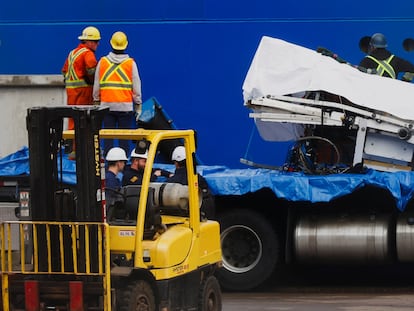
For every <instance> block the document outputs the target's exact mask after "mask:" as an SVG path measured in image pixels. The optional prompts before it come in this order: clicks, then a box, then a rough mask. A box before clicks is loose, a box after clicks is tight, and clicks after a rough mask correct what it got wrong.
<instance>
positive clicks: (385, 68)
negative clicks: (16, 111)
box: [367, 55, 397, 79]
mask: <svg viewBox="0 0 414 311" xmlns="http://www.w3.org/2000/svg"><path fill="white" fill-rule="evenodd" d="M367 57H368V58H369V59H372V60H373V61H374V62H376V63H377V64H378V66H377V74H378V75H380V76H383V75H384V73H385V72H386V73H388V75H389V76H390V77H391V78H393V79H395V78H396V77H397V76H396V74H395V71H394V68H392V66H391V65H390V63H391V60H392V59H393V58H394V55H391V56H390V57H388V58H387V59H386V60H378V59H376V58H375V57H373V56H371V55H368V56H367Z"/></svg>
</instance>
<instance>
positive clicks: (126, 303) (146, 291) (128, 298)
mask: <svg viewBox="0 0 414 311" xmlns="http://www.w3.org/2000/svg"><path fill="white" fill-rule="evenodd" d="M117 301H118V310H120V311H135V310H148V311H155V310H156V304H155V296H154V291H153V289H152V287H151V285H150V284H149V283H148V282H146V281H145V280H139V281H133V282H131V283H130V284H129V285H128V286H126V287H125V288H124V289H121V294H120V297H119V298H117Z"/></svg>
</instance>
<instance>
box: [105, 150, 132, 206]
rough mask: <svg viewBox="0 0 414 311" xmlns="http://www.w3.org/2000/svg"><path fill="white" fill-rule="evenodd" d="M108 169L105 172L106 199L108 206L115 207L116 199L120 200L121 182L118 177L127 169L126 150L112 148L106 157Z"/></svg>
mask: <svg viewBox="0 0 414 311" xmlns="http://www.w3.org/2000/svg"><path fill="white" fill-rule="evenodd" d="M105 159H106V161H107V163H108V167H107V169H106V172H105V199H106V202H107V205H108V206H110V205H113V204H114V202H115V201H116V199H118V198H119V194H117V192H118V191H119V189H120V188H121V185H122V184H121V180H120V179H119V178H118V177H117V175H118V174H119V173H120V172H122V171H123V170H124V168H125V163H126V161H128V158H127V156H126V154H125V151H124V149H122V148H119V147H114V148H111V149H110V150H109V151H108V154H107V155H106V158H105Z"/></svg>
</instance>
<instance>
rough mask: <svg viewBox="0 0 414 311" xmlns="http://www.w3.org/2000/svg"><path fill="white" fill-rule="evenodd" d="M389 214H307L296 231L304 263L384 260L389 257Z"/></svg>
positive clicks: (297, 251)
mask: <svg viewBox="0 0 414 311" xmlns="http://www.w3.org/2000/svg"><path fill="white" fill-rule="evenodd" d="M390 227H391V217H390V216H389V215H368V214H367V215H349V214H348V215H304V216H301V217H300V219H299V220H298V221H297V223H296V226H295V230H294V254H295V258H296V260H297V261H298V262H303V263H332V264H341V263H343V264H349V263H358V264H359V263H382V262H386V261H388V259H389V258H390V249H391V247H390V243H391V237H392V236H393V235H392V234H391V229H390Z"/></svg>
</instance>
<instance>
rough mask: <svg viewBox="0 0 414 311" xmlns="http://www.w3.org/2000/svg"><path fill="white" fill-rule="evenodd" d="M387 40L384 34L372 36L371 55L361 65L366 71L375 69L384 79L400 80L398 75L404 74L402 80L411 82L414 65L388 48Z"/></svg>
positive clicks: (370, 43) (413, 74)
mask: <svg viewBox="0 0 414 311" xmlns="http://www.w3.org/2000/svg"><path fill="white" fill-rule="evenodd" d="M387 46H388V44H387V39H386V38H385V36H384V35H383V34H382V33H376V34H374V35H372V37H371V39H370V42H369V54H368V55H367V56H365V57H364V58H363V59H362V60H361V62H360V63H359V66H360V67H363V68H365V69H374V70H376V72H377V74H378V75H380V76H383V77H390V78H393V79H398V74H400V73H404V75H403V77H402V80H403V81H407V82H410V81H411V80H412V79H413V78H414V65H413V64H411V63H410V62H409V61H407V60H405V59H402V58H400V57H398V56H396V55H394V54H392V53H391V52H390V51H388V50H387V49H386V48H387Z"/></svg>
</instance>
